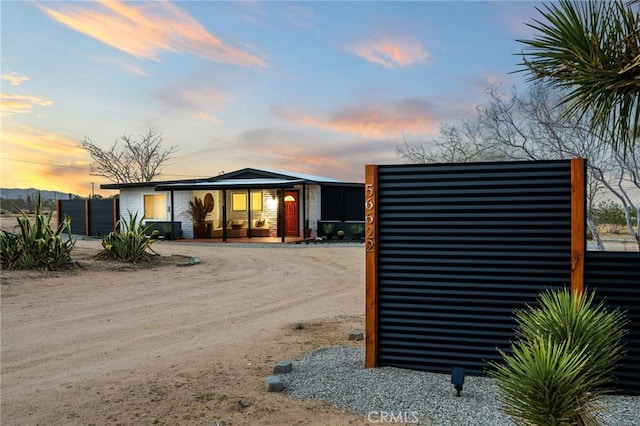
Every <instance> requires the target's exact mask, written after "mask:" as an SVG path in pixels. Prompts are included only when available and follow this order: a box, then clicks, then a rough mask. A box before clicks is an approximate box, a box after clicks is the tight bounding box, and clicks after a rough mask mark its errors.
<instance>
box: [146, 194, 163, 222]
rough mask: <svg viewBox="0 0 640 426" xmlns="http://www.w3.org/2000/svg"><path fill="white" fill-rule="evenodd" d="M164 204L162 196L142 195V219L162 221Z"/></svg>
mask: <svg viewBox="0 0 640 426" xmlns="http://www.w3.org/2000/svg"><path fill="white" fill-rule="evenodd" d="M166 210H167V208H166V203H165V196H164V194H145V195H144V218H145V219H157V220H164V219H165V218H166Z"/></svg>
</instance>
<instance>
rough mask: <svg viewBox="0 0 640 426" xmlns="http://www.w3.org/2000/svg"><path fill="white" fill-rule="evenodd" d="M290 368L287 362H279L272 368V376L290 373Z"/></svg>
mask: <svg viewBox="0 0 640 426" xmlns="http://www.w3.org/2000/svg"><path fill="white" fill-rule="evenodd" d="M292 368H293V367H292V366H291V363H290V362H289V361H280V362H279V363H277V364H276V366H275V367H273V374H285V373H288V372H290V371H291V369H292Z"/></svg>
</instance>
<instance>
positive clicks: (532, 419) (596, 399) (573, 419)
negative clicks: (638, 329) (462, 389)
mask: <svg viewBox="0 0 640 426" xmlns="http://www.w3.org/2000/svg"><path fill="white" fill-rule="evenodd" d="M593 298H594V293H589V294H587V293H584V294H580V293H574V294H573V295H571V292H570V291H568V290H561V291H546V292H544V293H542V294H541V295H540V296H539V298H538V303H537V306H536V307H534V308H531V307H529V308H528V309H526V310H521V311H518V312H517V313H516V321H517V324H518V328H517V330H516V341H515V342H514V343H513V344H512V347H511V349H512V350H511V353H510V354H507V353H505V352H502V351H500V353H501V355H502V358H503V361H504V362H503V363H498V362H490V363H489V364H490V371H489V375H490V376H491V377H493V378H495V379H496V382H497V385H498V388H499V389H500V397H499V399H500V401H501V402H502V404H503V410H504V412H505V413H506V414H508V415H510V416H511V417H512V418H513V419H514V420H515V421H516V422H517V423H518V424H521V425H536V426H542V425H545V426H546V425H558V426H560V425H567V426H568V425H597V424H598V419H597V416H596V414H597V411H598V410H600V409H601V408H602V407H601V404H600V400H601V397H602V396H603V395H605V394H606V393H608V392H610V391H611V389H610V388H608V387H607V385H608V384H610V383H611V381H612V380H613V377H612V376H611V372H612V371H613V370H614V369H615V368H616V366H617V363H618V362H619V361H620V360H621V359H622V356H623V348H622V343H621V339H622V337H623V336H624V334H625V330H624V327H625V325H626V324H627V323H628V320H627V318H626V317H625V315H624V313H623V312H622V311H620V310H613V311H610V310H607V309H606V308H605V307H604V304H603V303H602V302H601V303H599V304H598V305H595V306H594V304H593Z"/></svg>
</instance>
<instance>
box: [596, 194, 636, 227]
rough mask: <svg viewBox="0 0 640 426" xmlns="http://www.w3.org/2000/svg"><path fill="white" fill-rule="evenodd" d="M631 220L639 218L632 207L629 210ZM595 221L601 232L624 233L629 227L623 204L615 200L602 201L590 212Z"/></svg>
mask: <svg viewBox="0 0 640 426" xmlns="http://www.w3.org/2000/svg"><path fill="white" fill-rule="evenodd" d="M629 214H630V220H631V222H632V223H633V222H635V221H636V220H637V211H636V210H634V209H631V211H630V212H629ZM590 216H591V218H592V219H593V222H594V223H595V224H596V225H597V226H598V229H599V230H600V231H601V232H605V233H614V234H619V233H624V232H625V230H626V227H627V218H626V216H625V211H624V208H623V206H621V205H620V204H618V203H616V202H614V201H601V202H599V203H598V205H597V206H596V207H595V208H594V209H593V210H592V211H591V212H590Z"/></svg>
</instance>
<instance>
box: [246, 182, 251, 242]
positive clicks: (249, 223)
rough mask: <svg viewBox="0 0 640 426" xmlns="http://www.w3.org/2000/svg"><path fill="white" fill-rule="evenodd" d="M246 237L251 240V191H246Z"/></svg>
mask: <svg viewBox="0 0 640 426" xmlns="http://www.w3.org/2000/svg"><path fill="white" fill-rule="evenodd" d="M247 237H248V238H251V189H247Z"/></svg>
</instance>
